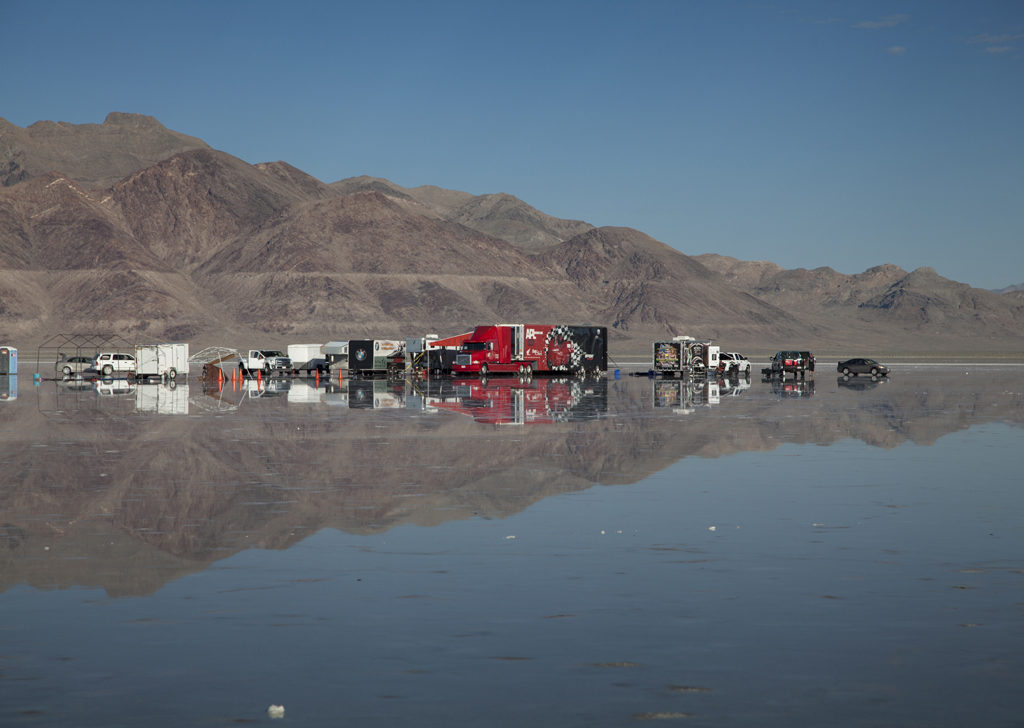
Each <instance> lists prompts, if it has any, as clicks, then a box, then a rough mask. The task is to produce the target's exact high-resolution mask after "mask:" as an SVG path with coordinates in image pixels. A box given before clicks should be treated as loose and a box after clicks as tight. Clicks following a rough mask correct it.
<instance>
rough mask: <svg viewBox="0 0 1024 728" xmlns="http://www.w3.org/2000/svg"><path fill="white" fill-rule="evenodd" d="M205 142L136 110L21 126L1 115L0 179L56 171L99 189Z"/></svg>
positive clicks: (203, 146) (7, 181)
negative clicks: (85, 120) (96, 119)
mask: <svg viewBox="0 0 1024 728" xmlns="http://www.w3.org/2000/svg"><path fill="white" fill-rule="evenodd" d="M207 148H209V147H208V145H207V144H206V142H204V141H202V140H201V139H196V138H195V137H190V136H186V135H185V134H179V133H178V132H175V131H171V130H170V129H168V128H166V127H165V126H164V125H163V124H161V123H160V122H158V121H157V120H156V119H154V118H152V117H150V116H143V115H141V114H122V113H118V112H113V113H111V114H108V115H107V118H106V120H104V122H103V123H102V124H69V123H67V122H53V121H38V122H36V123H35V124H32V125H31V126H29V127H26V128H24V129H22V128H21V127H19V126H16V125H14V124H12V123H11V122H9V121H7V120H6V119H0V184H2V185H4V186H10V185H13V184H17V183H18V182H22V181H24V180H26V179H30V178H32V177H37V176H39V175H41V174H44V173H46V172H49V171H52V170H60V171H61V172H63V173H64V174H66V175H68V176H70V177H72V178H73V179H75V180H76V181H77V182H79V183H80V184H81V185H83V186H84V187H89V188H102V187H108V186H110V185H112V184H113V183H114V182H116V181H118V180H120V179H122V178H124V177H126V176H128V175H129V174H131V173H132V172H135V171H136V170H139V169H142V168H144V167H148V166H149V165H151V164H154V163H155V162H159V161H160V160H161V159H166V158H167V157H170V156H171V155H174V154H177V153H178V152H182V151H186V150H189V149H207Z"/></svg>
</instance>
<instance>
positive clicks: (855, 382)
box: [836, 377, 889, 392]
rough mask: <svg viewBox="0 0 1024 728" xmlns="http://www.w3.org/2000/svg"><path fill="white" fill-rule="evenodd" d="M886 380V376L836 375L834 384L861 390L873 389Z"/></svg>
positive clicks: (887, 379)
mask: <svg viewBox="0 0 1024 728" xmlns="http://www.w3.org/2000/svg"><path fill="white" fill-rule="evenodd" d="M888 381H889V378H888V377H836V384H838V385H839V386H840V387H842V388H843V389H856V390H859V391H861V392H863V391H864V390H867V389H874V388H875V387H877V386H878V385H879V384H885V383H886V382H888Z"/></svg>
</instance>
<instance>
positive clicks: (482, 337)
mask: <svg viewBox="0 0 1024 728" xmlns="http://www.w3.org/2000/svg"><path fill="white" fill-rule="evenodd" d="M607 369H608V329H607V327H604V326H569V325H566V324H497V325H493V326H477V327H476V328H475V329H473V334H472V335H471V336H470V337H469V338H467V339H466V340H465V341H463V342H462V344H461V346H460V347H459V353H458V354H457V355H456V357H455V363H454V364H452V373H453V374H478V375H479V376H481V377H486V376H487V375H489V374H517V373H518V374H521V375H532V374H540V373H545V372H558V373H562V374H566V373H568V374H583V373H595V372H603V371H605V370H607Z"/></svg>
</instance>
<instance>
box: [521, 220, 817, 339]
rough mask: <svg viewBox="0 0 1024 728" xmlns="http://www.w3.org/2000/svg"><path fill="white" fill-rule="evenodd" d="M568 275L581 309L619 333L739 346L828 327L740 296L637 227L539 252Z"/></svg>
mask: <svg viewBox="0 0 1024 728" xmlns="http://www.w3.org/2000/svg"><path fill="white" fill-rule="evenodd" d="M537 260H538V261H540V262H543V263H544V264H545V265H547V266H549V267H550V268H551V269H552V270H553V271H558V272H561V273H562V274H564V275H565V276H566V277H568V278H569V279H570V280H571V281H572V282H573V283H574V285H575V286H576V287H577V290H578V294H577V295H578V297H579V299H580V301H581V303H582V304H583V305H582V306H581V308H587V309H589V310H591V311H593V314H592V316H593V318H594V319H595V320H597V321H602V322H607V323H608V325H609V326H610V327H612V328H613V329H614V330H615V331H616V332H618V334H619V337H620V338H629V339H633V340H636V341H650V340H653V339H655V338H662V337H665V336H666V335H683V334H686V335H690V336H697V337H711V338H716V339H726V340H728V343H729V344H730V345H732V346H739V345H740V344H741V343H743V344H744V345H748V346H749V345H754V344H760V343H761V342H768V341H770V340H775V339H778V338H780V337H781V338H784V339H787V338H792V337H796V336H802V337H808V336H815V337H821V336H822V335H823V334H824V332H818V331H815V330H814V328H813V326H809V325H808V324H806V323H804V322H802V321H800V320H798V319H797V318H795V317H794V316H792V315H791V314H789V313H787V312H786V311H784V310H781V309H778V308H775V307H773V306H771V305H769V304H766V303H764V302H763V301H760V300H758V299H757V298H754V297H753V296H750V295H747V294H743V293H739V292H737V291H736V289H735V288H734V287H733V286H731V285H730V284H729V283H727V282H726V281H725V280H724V279H723V278H722V276H720V275H719V274H717V273H715V272H713V271H710V270H708V269H707V268H705V267H704V266H703V265H701V264H700V263H699V262H697V261H696V260H695V259H693V258H690V257H689V256H686V255H683V254H682V253H680V252H678V251H676V250H674V249H673V248H670V247H669V246H667V245H665V244H664V243H660V242H658V241H657V240H654V239H653V238H651V237H649V236H647V235H644V234H643V233H641V232H639V231H637V230H632V229H630V228H611V227H604V228H595V229H593V230H590V231H589V232H586V233H584V234H582V235H578V236H576V237H574V238H572V239H571V240H568V241H566V242H564V243H562V244H561V245H558V246H556V247H554V248H552V249H550V250H548V251H546V252H544V253H541V254H539V255H538V256H537Z"/></svg>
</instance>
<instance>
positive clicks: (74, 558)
mask: <svg viewBox="0 0 1024 728" xmlns="http://www.w3.org/2000/svg"><path fill="white" fill-rule="evenodd" d="M570 382H571V384H568V385H567V386H563V385H565V384H566V383H565V382H560V381H559V380H538V383H537V385H536V386H531V387H526V386H520V385H519V384H518V382H517V380H498V379H494V380H492V381H491V382H488V384H487V386H486V387H484V386H482V385H481V384H480V383H479V382H478V381H477V382H475V383H474V382H462V383H457V382H455V381H452V380H445V381H442V382H436V383H431V384H430V385H423V386H418V385H417V386H411V385H404V384H403V385H391V384H388V383H387V382H368V383H365V384H367V385H369V390H368V391H369V392H372V393H373V394H374V406H375V407H376V409H363V408H362V407H361V406H360V405H359V404H356V400H357V399H358V401H359V402H364V401H365V395H366V392H367V389H366V387H351V386H350V387H349V388H347V389H345V390H344V391H343V389H342V388H335V389H331V388H330V387H324V388H322V389H317V388H313V389H312V392H310V391H303V390H302V388H301V387H297V388H295V389H294V390H292V389H291V388H290V387H289V388H286V389H281V390H278V391H276V392H267V391H264V392H259V391H253V390H247V389H239V390H236V391H235V392H231V393H226V392H225V391H223V390H222V391H221V392H219V393H216V394H214V395H213V396H211V394H210V393H204V392H203V391H202V390H199V389H198V388H197V387H196V385H195V384H194V383H193V384H192V386H191V390H192V391H191V392H190V394H189V396H188V398H187V400H186V409H185V411H182V409H181V406H180V405H181V396H182V395H181V392H184V391H188V389H189V388H187V387H178V388H177V390H175V391H176V392H178V393H176V394H175V393H170V394H168V396H169V397H170V398H171V400H170V401H171V403H167V402H164V403H163V404H162V405H161V404H160V402H159V401H157V400H159V397H160V394H159V391H158V390H148V391H146V392H145V393H144V395H139V394H138V392H137V391H135V392H133V393H132V394H128V393H121V394H115V393H114V392H111V393H109V394H99V393H97V392H96V391H93V392H92V393H89V392H74V393H71V395H68V394H67V393H64V394H62V395H58V394H57V391H56V388H54V391H49V390H47V388H46V387H40V388H38V389H37V390H35V391H33V388H28V391H26V390H25V388H22V392H21V393H20V394H21V396H20V397H19V398H18V399H17V400H15V401H10V402H5V403H3V406H2V408H0V412H2V413H3V419H2V421H0V435H2V437H3V442H4V446H3V449H2V451H0V457H2V460H3V468H2V471H0V523H2V524H3V526H2V529H0V543H2V544H3V545H4V548H3V549H2V554H3V555H2V557H0V558H2V560H3V568H2V574H3V576H2V580H0V589H6V588H9V587H10V586H12V585H15V584H18V583H25V582H27V583H29V584H32V585H34V586H37V587H64V586H71V585H83V586H102V587H103V588H105V589H106V590H107V591H108V592H109V593H110V594H113V595H117V594H140V593H147V592H150V591H152V590H154V589H156V588H159V586H160V585H162V584H163V583H165V582H166V581H168V580H169V579H172V578H175V577H176V576H179V575H181V574H183V573H187V572H189V571H194V570H200V569H203V568H205V566H206V565H207V564H209V563H211V562H213V561H215V560H217V559H220V558H223V557H225V556H227V555H230V554H231V553H234V552H237V551H240V550H243V549H246V548H249V547H253V546H256V547H263V548H282V547H286V546H288V545H290V544H292V543H295V542H297V541H299V540H301V539H302V538H304V537H305V536H307V535H309V534H311V533H314V532H316V531H317V530H319V529H322V528H324V527H330V528H337V529H341V530H345V531H348V532H353V533H371V532H378V531H383V530H386V529H389V528H392V527H394V526H396V525H399V524H403V523H415V524H420V525H424V526H429V525H435V524H438V523H442V522H444V521H448V520H453V519H462V518H469V517H473V516H479V517H488V518H502V517H505V516H509V515H512V514H515V513H518V512H520V511H522V510H523V509H525V508H526V507H528V506H530V505H531V504H533V503H536V502H538V501H540V500H542V499H544V498H546V497H549V496H552V495H557V494H561V493H567V492H572V491H578V490H583V489H586V488H588V487H590V486H592V485H594V484H597V483H602V484H608V485H611V484H630V483H635V482H638V481H640V480H643V479H644V478H646V477H648V476H649V475H651V474H652V473H655V472H658V471H660V470H662V469H664V468H666V467H668V466H670V465H672V464H673V463H675V462H677V461H678V460H680V459H681V458H685V457H692V456H697V457H712V458H714V457H722V456H727V455H729V454H733V453H737V452H743V451H750V450H758V451H766V450H771V449H773V448H775V447H778V446H779V445H780V444H782V443H788V442H792V443H816V444H820V445H828V444H830V443H833V442H836V441H838V440H842V439H846V438H851V437H852V438H856V439H859V440H862V441H864V442H866V443H869V444H871V445H874V446H879V447H886V448H889V447H895V446H897V445H899V444H901V443H904V442H907V441H911V442H915V443H918V444H921V445H930V444H932V443H934V442H935V441H936V440H937V439H938V438H939V437H941V436H942V435H945V434H947V433H949V432H953V431H956V430H961V429H964V428H966V427H969V426H971V425H975V424H979V423H984V422H992V421H1006V422H1011V423H1021V422H1022V421H1024V404H1022V396H1021V390H1022V387H1021V384H1020V382H1019V379H1018V374H1017V371H1016V370H1015V369H993V370H991V371H989V372H985V371H975V372H972V373H971V375H970V376H965V374H964V372H963V371H962V370H959V369H955V368H949V369H943V370H941V372H939V373H934V374H932V373H927V372H924V371H915V372H908V373H903V374H897V375H894V376H893V379H892V381H890V382H887V383H886V386H882V387H875V388H873V389H866V390H862V391H855V390H850V389H848V388H846V387H842V386H840V385H839V384H838V383H836V382H834V380H832V379H831V378H822V379H820V380H819V381H818V382H817V387H816V392H815V395H814V396H813V397H809V398H808V397H796V398H789V397H780V396H779V393H777V392H775V391H773V389H772V387H771V386H770V385H768V384H764V383H761V382H754V383H753V384H752V385H750V386H749V387H743V386H738V385H740V383H736V384H732V383H726V382H721V383H715V382H711V383H706V384H702V385H700V386H697V385H691V384H690V383H687V382H664V381H658V380H654V381H652V380H647V379H623V380H598V381H585V382H580V381H578V380H570ZM47 384H50V383H47ZM674 384H678V385H679V387H678V388H676V387H674V386H666V385H674ZM293 385H294V383H293ZM293 391H294V392H295V393H297V394H300V395H301V396H293V397H291V398H289V394H291V393H292V392H293ZM154 392H156V394H154ZM272 395H276V396H272ZM379 395H387V396H379ZM736 395H741V396H736ZM69 396H70V397H71V398H72V400H73V402H74V403H76V404H78V405H81V406H79V407H78V408H75V407H72V406H69V401H68V397H69ZM139 396H144V397H146V398H148V400H147V401H149V402H150V403H151V405H147V406H148V407H149V408H148V409H144V410H139V409H138V408H137V404H138V403H139V402H140V400H139V399H138V397H139ZM531 397H532V398H533V400H532V402H531V401H530V400H529V398H531ZM58 400H59V402H60V404H61V406H62V407H63V409H60V408H56V407H52V406H51V405H54V404H56V403H57V402H58ZM389 401H390V402H391V403H392V404H398V403H400V404H401V406H394V407H389V406H386V405H387V403H388V402H389ZM541 402H544V404H543V405H541V404H540V403H541ZM175 403H176V404H175ZM354 404H355V405H356V406H353V405H354ZM332 405H340V406H332ZM441 405H451V406H444V407H442V406H441ZM161 407H164V409H161ZM542 407H543V415H544V416H543V418H542V417H541V414H542V409H541V408H542ZM171 412H176V413H177V415H178V416H164V415H165V413H171ZM186 412H187V415H186ZM481 413H483V414H484V416H483V417H481ZM573 413H576V415H578V416H576V415H574V414H573ZM467 415H468V416H467ZM531 421H534V422H537V423H538V424H541V423H543V424H542V426H537V427H529V426H526V427H507V426H506V425H514V424H516V423H519V424H524V425H525V424H527V423H528V422H531ZM481 422H483V423H484V424H481ZM759 485H760V486H764V483H763V482H761V483H759Z"/></svg>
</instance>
